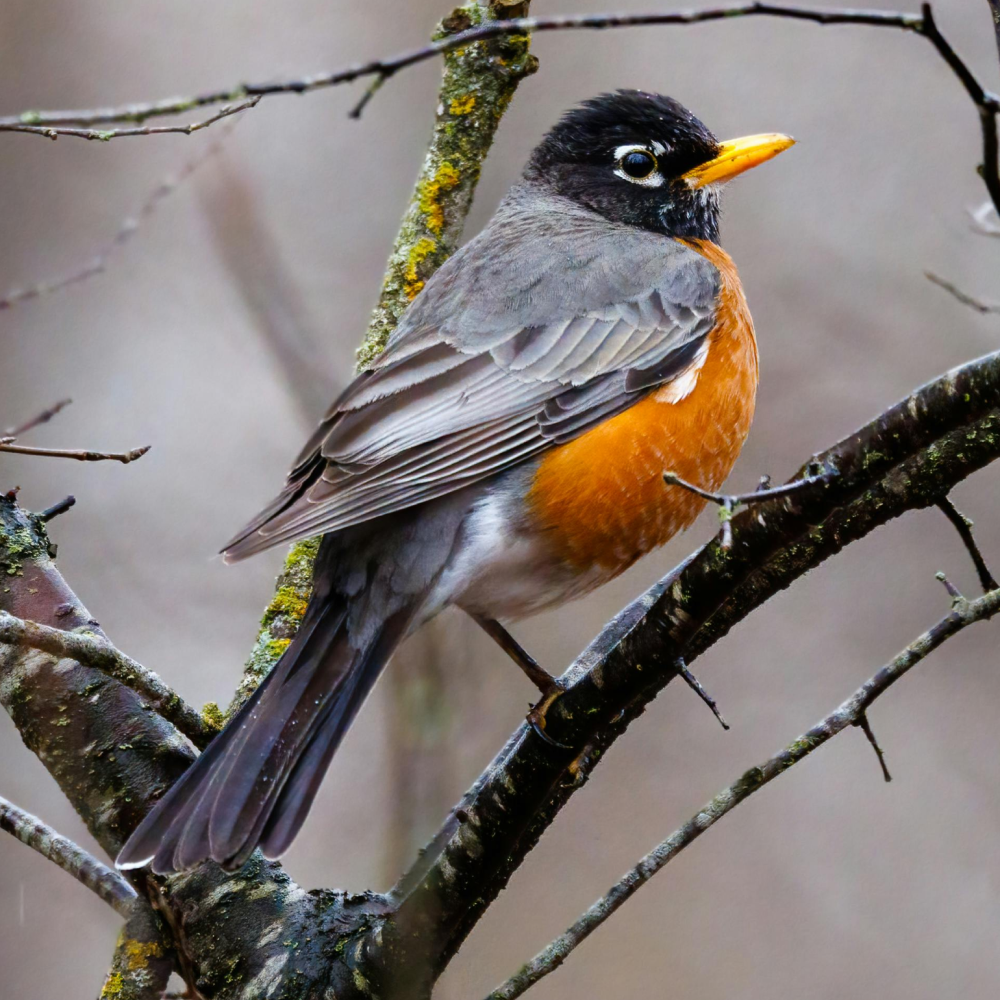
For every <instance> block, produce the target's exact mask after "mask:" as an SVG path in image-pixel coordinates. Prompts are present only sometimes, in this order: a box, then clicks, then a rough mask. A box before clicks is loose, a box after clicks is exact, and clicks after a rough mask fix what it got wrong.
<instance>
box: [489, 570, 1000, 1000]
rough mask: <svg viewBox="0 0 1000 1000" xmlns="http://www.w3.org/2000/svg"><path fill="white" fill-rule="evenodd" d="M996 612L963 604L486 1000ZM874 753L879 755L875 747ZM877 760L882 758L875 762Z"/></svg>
mask: <svg viewBox="0 0 1000 1000" xmlns="http://www.w3.org/2000/svg"><path fill="white" fill-rule="evenodd" d="M998 611H1000V590H998V589H994V590H991V591H990V592H989V593H987V594H984V595H983V596H982V597H979V598H977V599H976V600H974V601H966V600H964V599H962V600H961V601H959V602H957V604H956V605H955V606H954V607H953V608H952V609H951V611H950V612H949V613H948V614H947V615H945V616H944V617H943V618H942V619H941V620H940V621H939V622H937V624H935V625H934V626H932V627H931V628H930V629H928V630H927V631H926V632H924V634H923V635H921V636H919V637H918V638H917V639H914V640H913V642H911V643H910V644H909V645H908V646H907V647H906V648H905V649H904V650H902V651H901V652H900V653H899V654H897V655H896V657H894V658H893V659H892V660H891V661H890V662H889V663H887V664H886V665H885V666H884V667H882V669H881V670H879V671H878V673H876V674H875V675H874V676H873V677H871V678H870V679H869V680H867V681H866V682H865V683H864V684H862V685H861V687H859V688H858V689H857V690H856V691H855V692H854V694H852V695H851V696H850V698H848V699H847V700H846V701H845V702H843V704H841V705H840V706H838V707H837V708H836V709H834V710H833V711H832V712H831V713H830V714H829V715H827V716H826V717H825V718H824V719H821V720H820V721H819V722H818V723H816V725H815V726H813V727H812V728H811V729H809V730H808V731H807V732H805V733H803V734H802V735H801V736H799V737H798V738H797V739H795V740H793V741H792V742H791V743H789V744H788V745H787V746H786V747H784V748H782V749H781V750H779V751H778V752H777V753H776V754H774V755H773V756H771V757H769V758H768V759H767V760H765V761H764V762H763V763H761V764H758V765H757V766H756V767H751V768H750V769H749V770H747V771H745V772H744V773H743V774H742V775H741V776H740V777H739V778H737V779H736V781H734V782H733V783H732V784H731V785H729V786H728V787H727V788H724V789H723V790H722V791H721V792H719V794H718V795H716V796H715V798H713V799H712V800H711V801H709V802H706V803H705V805H704V806H702V807H701V809H699V810H698V812H697V813H696V814H695V815H694V816H692V817H691V819H689V820H688V821H687V822H686V823H685V824H684V825H683V826H682V827H680V828H679V829H678V830H676V831H675V832H674V833H672V834H671V835H670V836H669V837H667V839H666V840H664V841H663V842H662V843H660V844H658V845H657V846H656V847H655V848H653V850H652V851H650V852H649V854H647V855H646V856H645V857H644V858H642V860H641V861H639V863H638V864H636V865H635V867H633V868H632V869H630V870H629V871H628V872H626V874H625V875H623V876H622V878H620V879H619V880H618V882H616V883H615V885H614V886H612V888H611V889H610V890H609V891H608V892H607V893H605V895H603V896H602V897H601V898H600V899H598V900H597V901H596V902H595V903H594V904H593V905H591V906H590V907H589V908H588V909H587V911H586V912H585V913H584V914H583V915H582V916H581V917H580V918H579V920H577V921H576V922H575V923H574V924H573V925H572V926H571V927H569V928H568V929H567V930H566V931H565V932H564V933H562V934H560V935H559V937H557V938H556V939H555V940H554V941H553V942H552V943H551V944H549V945H548V946H547V947H546V948H544V949H543V950H542V951H540V952H539V953H538V954H537V955H536V956H535V957H534V958H533V959H532V960H531V961H530V962H528V963H527V964H526V965H525V966H524V967H523V968H522V969H520V970H519V971H518V972H517V973H515V974H514V975H513V976H511V977H510V979H508V980H507V981H506V982H505V983H503V984H502V985H500V986H498V987H497V988H496V989H495V990H494V991H493V992H492V993H490V995H489V997H488V998H487V1000H514V998H515V997H519V996H521V994H523V993H524V992H525V991H526V990H528V989H529V988H530V987H531V986H533V985H534V984H535V983H537V982H538V981H539V980H540V979H543V978H544V977H545V976H547V975H548V974H549V973H551V972H555V970H556V969H558V968H559V966H560V965H562V963H563V962H564V961H565V960H566V957H567V956H568V955H569V954H570V952H572V951H573V949H574V948H576V947H577V946H578V945H580V944H582V943H583V941H585V940H586V939H587V938H588V937H589V936H590V935H591V934H592V933H593V932H594V931H595V930H597V928H598V927H600V926H601V924H603V923H604V921H605V920H607V919H608V917H610V916H611V915H612V914H613V913H614V912H615V911H616V910H617V909H618V908H619V907H620V906H621V905H622V904H623V903H624V902H625V901H626V900H628V899H630V898H631V897H632V896H633V895H634V894H635V893H636V892H637V891H638V890H639V889H640V888H642V886H644V885H645V884H646V883H647V882H648V881H649V880H650V879H651V878H652V877H653V876H654V875H655V874H656V873H657V872H659V871H661V870H662V869H663V868H664V866H665V865H667V864H668V863H669V862H670V861H672V860H673V859H674V858H675V857H677V855H678V854H680V852H681V851H683V850H684V848H685V847H687V846H688V845H689V844H691V843H693V842H694V841H695V840H697V839H698V837H700V836H701V835H702V834H703V833H704V832H705V831H706V830H708V829H709V828H711V827H712V826H714V825H715V824H716V823H717V822H718V821H719V820H720V819H722V817H723V816H725V815H727V814H728V813H730V812H732V810H733V809H735V808H736V807H737V806H738V805H739V804H740V803H741V802H743V801H745V800H746V799H748V798H749V797H750V796H751V795H753V794H754V792H757V791H759V790H760V789H761V788H763V787H764V786H765V785H766V784H768V783H769V782H771V781H773V780H774V779H775V778H777V777H779V776H780V775H782V774H784V773H785V772H786V771H787V770H788V769H789V768H791V767H793V766H794V765H795V764H797V763H798V762H799V761H800V760H804V759H805V758H806V757H808V756H809V754H811V753H812V752H813V751H814V750H816V749H817V748H819V747H821V746H822V745H823V744H824V743H826V742H827V740H830V739H832V738H833V737H834V736H836V735H837V734H838V733H841V732H843V731H844V730H845V729H847V728H849V727H850V726H860V727H862V728H865V730H866V733H870V732H871V730H870V728H868V725H867V715H866V713H867V710H868V709H869V708H870V707H871V705H872V704H873V703H874V702H875V700H876V699H877V698H879V697H880V696H881V695H883V694H885V692H886V691H888V690H889V688H890V687H892V685H893V684H895V683H896V682H897V681H898V680H900V679H901V678H902V677H904V676H905V675H906V674H907V673H908V672H909V671H910V670H911V669H912V668H913V667H915V666H916V665H917V664H918V663H919V662H920V661H921V660H923V659H925V658H926V657H927V656H928V655H930V653H932V652H933V651H934V650H935V649H937V648H938V646H940V645H941V644H942V643H943V642H945V641H946V640H947V639H950V638H951V637H952V636H953V635H956V634H957V633H958V632H961V631H962V630H963V629H965V628H968V626H970V625H973V624H975V623H976V622H980V621H985V620H987V619H989V618H992V617H993V616H994V615H995V614H996V613H997V612H998ZM869 738H871V737H869ZM876 748H877V747H876ZM880 759H881V757H880Z"/></svg>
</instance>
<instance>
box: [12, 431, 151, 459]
mask: <svg viewBox="0 0 1000 1000" xmlns="http://www.w3.org/2000/svg"><path fill="white" fill-rule="evenodd" d="M151 447H152V445H149V444H146V445H143V446H142V447H141V448H133V449H132V450H131V451H111V452H106V451H84V450H82V449H81V450H77V449H73V448H70V449H66V448H33V447H31V446H30V445H26V444H14V442H13V440H12V439H11V438H9V437H3V438H0V451H8V452H10V453H11V454H14V455H36V456H41V457H44V458H75V459H76V460H77V461H78V462H121V463H122V464H123V465H128V463H129V462H134V461H135V460H136V459H137V458H142V456H143V455H145V454H146V452H147V451H149V449H150V448H151Z"/></svg>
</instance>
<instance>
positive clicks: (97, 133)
mask: <svg viewBox="0 0 1000 1000" xmlns="http://www.w3.org/2000/svg"><path fill="white" fill-rule="evenodd" d="M259 100H260V95H258V96H255V97H250V98H248V99H247V100H245V101H241V102H240V103H239V104H227V105H225V107H223V108H220V109H219V110H218V111H217V112H216V113H215V114H214V115H212V116H211V117H210V118H206V119H204V121H200V122H192V123H191V124H190V125H156V126H153V125H146V126H142V127H139V128H116V129H96V128H68V127H65V126H52V125H32V124H28V123H26V122H25V120H24V115H22V116H21V119H22V120H21V121H19V122H16V123H12V122H3V123H0V132H27V133H28V134H29V135H41V136H45V138H47V139H58V138H59V136H61V135H70V136H75V137H76V138H78V139H87V140H90V141H91V142H93V141H97V142H110V141H111V140H112V139H122V138H125V137H126V136H135V135H167V134H169V133H179V134H181V135H191V134H192V133H194V132H200V131H201V130H202V129H203V128H208V127H209V125H214V124H215V123H216V122H218V121H222V119H223V118H228V117H229V116H230V115H236V114H239V113H240V112H241V111H248V110H249V109H250V108H254V107H256V106H257V102H258V101H259ZM29 117H30V115H29Z"/></svg>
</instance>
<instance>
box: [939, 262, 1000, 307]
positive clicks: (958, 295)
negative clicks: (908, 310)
mask: <svg viewBox="0 0 1000 1000" xmlns="http://www.w3.org/2000/svg"><path fill="white" fill-rule="evenodd" d="M924 277H925V278H926V279H927V280H928V281H930V282H932V283H933V284H935V285H937V286H938V287H939V288H943V289H944V290H945V291H946V292H947V293H948V294H949V295H951V296H952V298H955V299H957V300H958V301H959V302H961V303H962V305H963V306H968V307H969V308H970V309H975V310H976V312H978V313H982V314H983V315H984V316H985V315H988V314H990V313H1000V302H984V301H983V300H982V299H977V298H976V297H975V296H974V295H970V294H969V293H968V292H963V291H962V289H961V288H959V287H958V285H956V284H954V283H953V282H951V281H949V280H948V279H947V278H942V277H941V276H940V275H939V274H935V273H934V272H933V271H924Z"/></svg>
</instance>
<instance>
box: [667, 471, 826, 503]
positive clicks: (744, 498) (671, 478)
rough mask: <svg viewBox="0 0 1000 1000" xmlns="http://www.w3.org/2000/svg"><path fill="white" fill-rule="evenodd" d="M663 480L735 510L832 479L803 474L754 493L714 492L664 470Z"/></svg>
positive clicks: (823, 475)
mask: <svg viewBox="0 0 1000 1000" xmlns="http://www.w3.org/2000/svg"><path fill="white" fill-rule="evenodd" d="M663 481H664V482H665V483H666V484H667V485H668V486H679V487H680V488H681V489H683V490H687V491H688V492H690V493H694V494H695V496H699V497H701V498H702V499H703V500H708V501H709V502H711V503H714V504H718V506H720V507H728V508H729V509H730V510H735V509H736V508H737V507H741V506H748V507H749V506H750V505H751V504H756V503H766V502H767V501H768V500H775V499H777V498H778V497H787V496H791V495H792V494H794V493H799V492H801V491H802V490H805V489H809V487H811V486H823V485H826V483H828V482H829V481H830V474H829V473H822V474H820V475H818V476H803V477H802V478H801V479H796V480H794V481H793V482H791V483H784V484H783V485H782V486H768V487H763V488H762V487H758V488H757V489H756V490H754V491H753V492H752V493H712V492H711V491H710V490H703V489H702V488H701V487H700V486H695V485H694V483H689V482H687V480H685V479H681V477H680V476H678V475H677V473H676V472H664V473H663Z"/></svg>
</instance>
